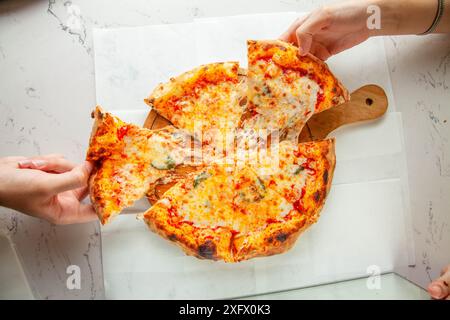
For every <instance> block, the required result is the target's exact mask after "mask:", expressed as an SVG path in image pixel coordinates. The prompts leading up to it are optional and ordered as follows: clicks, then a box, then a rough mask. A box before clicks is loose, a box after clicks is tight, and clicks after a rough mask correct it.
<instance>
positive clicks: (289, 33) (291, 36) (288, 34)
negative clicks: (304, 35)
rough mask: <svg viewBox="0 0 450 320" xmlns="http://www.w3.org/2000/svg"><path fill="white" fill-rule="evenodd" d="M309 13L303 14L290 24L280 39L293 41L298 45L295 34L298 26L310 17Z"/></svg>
mask: <svg viewBox="0 0 450 320" xmlns="http://www.w3.org/2000/svg"><path fill="white" fill-rule="evenodd" d="M308 17H309V15H304V16H301V17H299V18H297V19H296V20H295V21H294V22H293V23H292V24H291V25H290V26H289V28H288V29H287V30H286V31H285V32H284V33H283V34H282V35H281V36H280V38H279V39H280V40H282V41H285V42H291V43H295V44H297V45H298V43H297V38H296V36H295V31H296V30H297V28H298V27H300V26H301V25H302V24H303V22H305V20H306V19H308Z"/></svg>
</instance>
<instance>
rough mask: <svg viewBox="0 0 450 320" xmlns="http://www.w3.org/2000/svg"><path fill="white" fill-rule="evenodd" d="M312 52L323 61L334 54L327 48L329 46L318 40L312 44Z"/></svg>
mask: <svg viewBox="0 0 450 320" xmlns="http://www.w3.org/2000/svg"><path fill="white" fill-rule="evenodd" d="M311 53H312V54H313V55H315V56H316V57H317V58H319V59H320V60H323V61H325V60H327V59H328V58H329V57H331V56H332V53H331V52H330V51H329V50H328V49H327V47H325V46H324V45H322V44H321V43H318V42H314V43H313V44H312V46H311Z"/></svg>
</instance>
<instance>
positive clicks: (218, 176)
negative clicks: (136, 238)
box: [161, 165, 292, 234]
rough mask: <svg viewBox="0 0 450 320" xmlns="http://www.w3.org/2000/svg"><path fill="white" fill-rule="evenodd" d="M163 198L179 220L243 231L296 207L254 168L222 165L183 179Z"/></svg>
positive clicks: (278, 216) (258, 229)
mask: <svg viewBox="0 0 450 320" xmlns="http://www.w3.org/2000/svg"><path fill="white" fill-rule="evenodd" d="M163 199H164V200H161V201H162V203H164V204H166V205H167V206H168V208H169V209H170V210H172V213H173V214H174V215H176V216H177V217H178V218H179V219H180V220H179V221H178V222H179V223H192V224H193V226H195V227H199V228H202V227H203V228H216V227H227V228H229V229H231V230H233V231H235V232H238V233H242V234H247V233H249V232H254V231H261V230H263V229H264V228H265V227H266V226H267V225H268V223H272V222H274V221H281V220H282V219H283V217H284V216H286V215H287V214H288V213H289V212H290V211H291V210H292V205H291V206H290V205H289V204H288V203H287V201H286V200H285V199H284V198H282V197H280V195H278V194H277V193H276V192H275V191H273V190H271V189H269V188H267V187H266V186H265V184H264V182H263V181H262V180H261V179H260V178H259V177H257V176H256V174H255V173H254V172H253V171H252V170H250V169H246V168H244V169H239V170H235V171H234V172H233V171H232V172H228V171H227V170H226V168H225V167H222V166H219V165H213V166H211V167H209V168H207V169H206V170H204V171H202V172H200V173H198V174H197V175H196V176H194V177H193V178H192V179H188V180H186V181H183V182H181V183H179V184H178V185H176V186H175V187H173V188H172V189H170V190H169V191H168V192H167V193H166V194H165V195H164V198H163Z"/></svg>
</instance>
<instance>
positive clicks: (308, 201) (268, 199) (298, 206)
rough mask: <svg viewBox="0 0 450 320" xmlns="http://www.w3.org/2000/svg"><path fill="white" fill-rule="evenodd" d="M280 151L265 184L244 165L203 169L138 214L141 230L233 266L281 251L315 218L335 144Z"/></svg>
mask: <svg viewBox="0 0 450 320" xmlns="http://www.w3.org/2000/svg"><path fill="white" fill-rule="evenodd" d="M285 144H288V142H285ZM280 149H283V151H282V152H280V163H279V164H277V169H276V170H275V171H274V173H270V174H269V175H267V176H260V175H259V174H258V172H257V170H256V167H252V166H245V165H244V166H235V167H232V168H230V167H229V166H226V165H224V164H219V163H214V164H211V165H209V166H208V167H206V168H202V170H199V171H198V172H196V174H195V175H192V176H189V177H187V178H186V179H182V180H180V181H178V183H177V184H176V185H175V186H173V187H172V188H170V189H169V190H168V191H166V192H165V193H164V194H163V195H162V197H161V198H160V199H159V200H158V201H157V202H156V203H155V204H154V205H153V206H152V207H151V208H150V209H149V210H147V212H145V213H144V215H143V218H144V220H145V222H146V223H147V225H148V226H149V227H150V229H151V230H153V231H155V232H157V233H158V234H160V235H161V236H163V237H165V238H166V239H168V240H170V241H173V242H175V243H176V244H178V245H179V246H180V247H181V248H182V249H183V250H184V251H185V252H186V253H187V254H189V255H194V256H196V257H198V258H202V259H213V260H224V261H227V262H237V261H241V260H245V259H250V258H253V257H257V256H267V255H272V254H276V253H282V252H284V251H286V250H288V249H289V248H290V247H291V246H292V245H293V244H294V242H295V240H296V239H297V237H298V235H299V234H300V233H301V232H302V231H303V230H305V229H306V228H307V227H308V226H309V225H310V224H312V223H314V222H315V221H316V220H317V218H318V216H319V213H320V210H321V208H322V206H323V204H324V201H325V197H326V195H327V193H328V191H329V188H330V185H331V180H332V175H333V170H334V163H335V159H334V140H332V139H329V140H324V141H320V142H317V143H315V142H311V143H308V144H304V145H302V144H300V145H298V146H296V147H292V146H287V145H286V147H282V148H280ZM272 164H273V165H274V163H272ZM300 165H302V166H304V167H302V168H303V169H299V170H297V169H295V168H294V167H296V166H297V167H300ZM293 169H295V170H294V171H293V172H291V170H293ZM312 169H314V172H313V171H312ZM297 171H298V172H297ZM300 172H301V174H302V175H303V177H302V178H301V179H296V177H297V176H296V175H297V174H299V173H300ZM293 177H294V179H292V178H293ZM289 179H291V182H292V183H291V184H294V186H293V187H294V188H293V189H292V188H291V187H292V186H291V185H289V186H288V182H287V181H288V180H289ZM285 189H286V190H285ZM292 190H294V191H292ZM297 190H300V191H297Z"/></svg>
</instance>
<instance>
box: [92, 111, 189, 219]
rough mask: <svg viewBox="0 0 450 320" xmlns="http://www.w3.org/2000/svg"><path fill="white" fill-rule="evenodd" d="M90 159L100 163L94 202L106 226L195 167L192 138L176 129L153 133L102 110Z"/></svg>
mask: <svg viewBox="0 0 450 320" xmlns="http://www.w3.org/2000/svg"><path fill="white" fill-rule="evenodd" d="M92 116H93V118H94V119H95V122H94V126H93V130H92V133H91V138H90V143H89V149H88V151H87V156H86V160H88V161H93V162H94V163H95V167H94V170H93V172H92V174H91V177H90V181H89V189H90V198H91V202H92V204H93V206H94V208H95V210H96V212H97V214H98V215H99V218H100V220H101V222H102V224H105V223H107V222H108V221H109V220H110V219H111V218H112V217H114V216H115V215H117V214H119V213H120V212H121V211H122V210H123V209H124V208H126V207H129V206H131V205H133V203H134V202H135V201H136V200H138V199H140V198H141V197H142V196H144V195H145V193H146V192H147V191H148V190H149V188H151V184H152V183H156V181H158V179H162V178H163V177H168V176H170V174H171V173H172V172H173V170H174V168H175V167H177V166H178V165H180V164H182V163H190V161H191V156H192V154H191V153H190V148H187V147H186V145H187V144H189V140H190V137H189V136H186V135H185V133H183V131H181V130H178V129H176V128H174V127H166V128H164V129H161V130H148V129H145V128H141V127H139V126H136V125H133V124H129V123H125V122H123V121H122V120H120V119H119V118H117V117H115V116H113V115H111V114H110V113H107V112H105V111H103V110H102V109H101V108H100V107H97V108H96V109H95V111H94V112H93V114H92Z"/></svg>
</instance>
